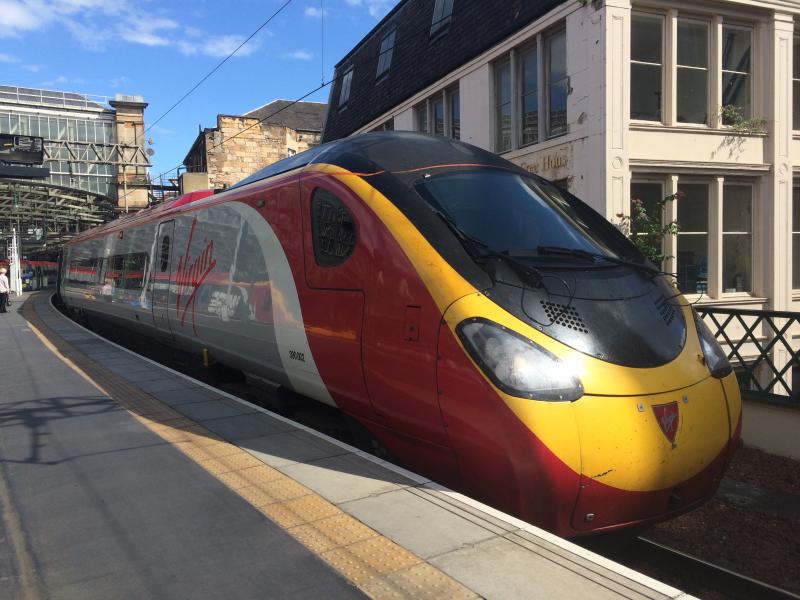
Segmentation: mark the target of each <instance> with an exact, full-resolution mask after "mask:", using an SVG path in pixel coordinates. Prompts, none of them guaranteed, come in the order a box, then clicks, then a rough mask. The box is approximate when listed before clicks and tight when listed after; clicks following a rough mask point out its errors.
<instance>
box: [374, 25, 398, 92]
mask: <svg viewBox="0 0 800 600" xmlns="http://www.w3.org/2000/svg"><path fill="white" fill-rule="evenodd" d="M390 36H391V38H392V45H391V46H389V47H388V48H384V44H385V43H386V41H387V40H388V39H389V37H390ZM396 44H397V26H395V25H393V26H391V27H390V28H389V29H388V30H387V31H386V33H385V34H384V35H383V37H382V38H381V43H380V46H379V48H378V68H377V70H376V71H375V80H376V81H380V80H383V79H385V78H386V77H387V76H388V75H389V70H390V69H391V67H392V58H393V57H394V47H395V45H396ZM381 66H383V68H381Z"/></svg>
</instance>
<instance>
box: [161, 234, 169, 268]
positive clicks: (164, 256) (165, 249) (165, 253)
mask: <svg viewBox="0 0 800 600" xmlns="http://www.w3.org/2000/svg"><path fill="white" fill-rule="evenodd" d="M167 269H169V236H168V235H165V236H164V237H163V239H162V240H161V272H162V273H164V272H166V271H167Z"/></svg>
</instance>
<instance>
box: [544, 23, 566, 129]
mask: <svg viewBox="0 0 800 600" xmlns="http://www.w3.org/2000/svg"><path fill="white" fill-rule="evenodd" d="M547 44H548V61H547V65H548V74H547V82H548V86H549V90H548V94H547V96H548V98H547V100H548V103H549V106H548V109H549V110H548V123H547V125H548V127H547V129H548V130H547V137H553V136H556V135H561V134H563V133H566V132H567V93H568V89H567V34H566V32H563V31H562V32H561V33H559V34H557V35H555V36H553V37H551V38H550V39H549V40H548V42H547Z"/></svg>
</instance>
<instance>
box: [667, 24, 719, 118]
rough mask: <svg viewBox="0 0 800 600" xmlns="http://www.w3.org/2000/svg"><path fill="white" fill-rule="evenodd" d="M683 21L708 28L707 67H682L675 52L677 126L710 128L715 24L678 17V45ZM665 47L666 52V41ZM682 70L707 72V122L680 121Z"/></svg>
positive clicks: (676, 39)
mask: <svg viewBox="0 0 800 600" xmlns="http://www.w3.org/2000/svg"><path fill="white" fill-rule="evenodd" d="M681 21H683V22H690V23H695V24H702V25H704V26H705V28H706V67H705V69H702V68H701V67H693V66H690V65H681V64H680V63H679V62H678V53H677V51H676V52H675V92H674V93H675V99H674V101H673V104H674V106H675V124H676V125H678V126H680V127H686V126H689V127H692V126H694V127H698V126H700V127H702V126H706V127H708V125H709V123H710V121H711V118H712V114H713V112H714V107H713V103H712V101H711V91H712V89H713V85H712V83H713V82H712V79H711V77H712V69H715V68H716V65H715V64H714V51H713V49H712V43H713V41H714V31H713V22H712V21H711V20H709V19H707V18H706V19H704V18H702V17H699V16H695V15H689V16H681V15H678V16H677V17H676V18H675V43H676V44H680V40H679V38H678V36H679V34H680V23H681ZM664 45H665V48H664V50H665V51H666V40H665V44H664ZM680 69H688V70H692V71H702V70H705V72H706V120H705V121H703V122H701V123H695V122H692V121H679V120H678V100H679V98H680V95H679V92H678V86H679V83H678V73H679V72H680ZM664 71H665V74H666V66H665V69H664Z"/></svg>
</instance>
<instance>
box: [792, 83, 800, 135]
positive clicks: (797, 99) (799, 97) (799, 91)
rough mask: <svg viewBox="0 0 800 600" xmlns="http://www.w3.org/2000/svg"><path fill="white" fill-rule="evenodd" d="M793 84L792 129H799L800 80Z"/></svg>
mask: <svg viewBox="0 0 800 600" xmlns="http://www.w3.org/2000/svg"><path fill="white" fill-rule="evenodd" d="M792 83H793V86H792V87H793V88H794V91H793V94H794V96H793V102H794V125H793V128H794V129H800V80H795V81H793V82H792Z"/></svg>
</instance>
